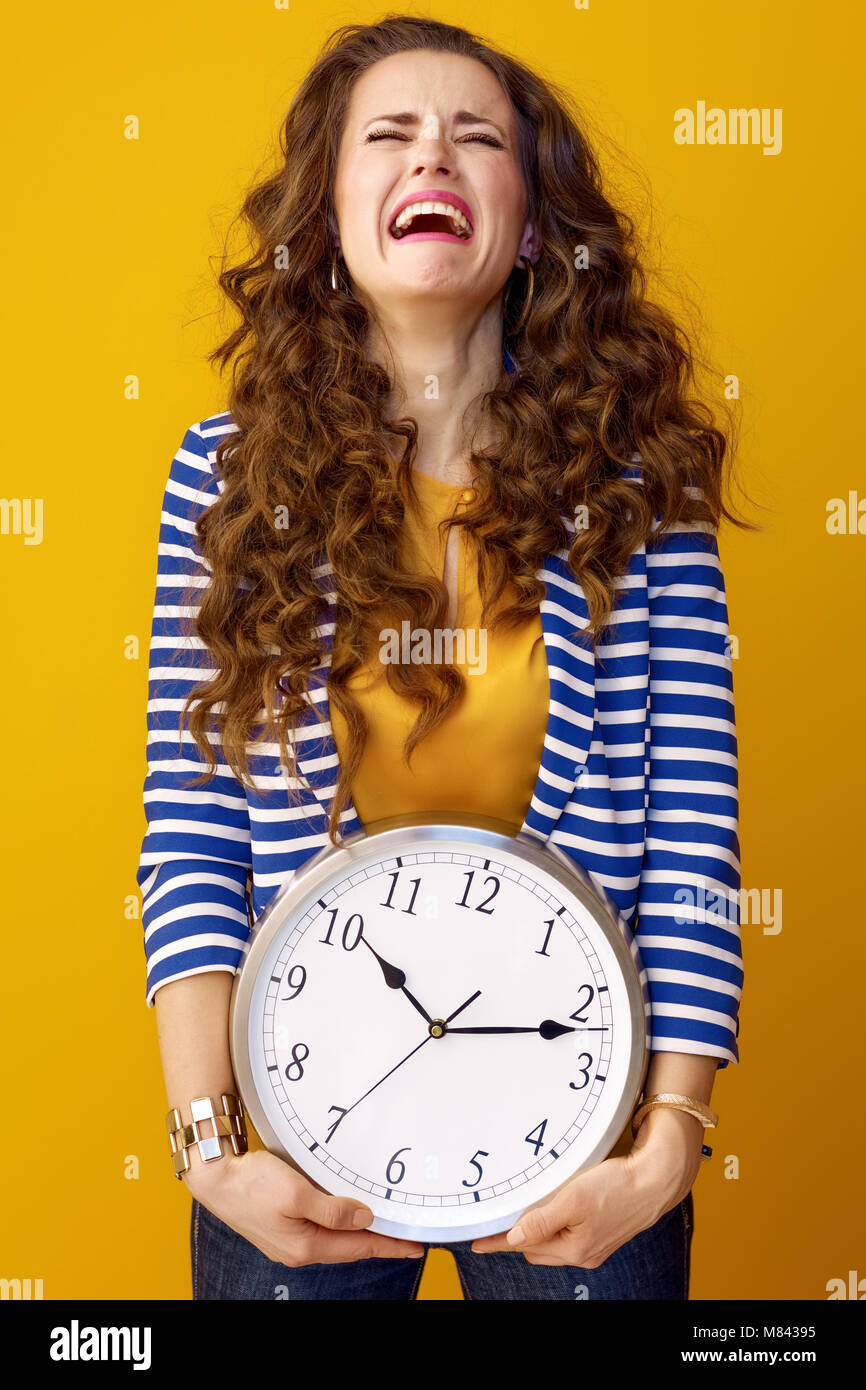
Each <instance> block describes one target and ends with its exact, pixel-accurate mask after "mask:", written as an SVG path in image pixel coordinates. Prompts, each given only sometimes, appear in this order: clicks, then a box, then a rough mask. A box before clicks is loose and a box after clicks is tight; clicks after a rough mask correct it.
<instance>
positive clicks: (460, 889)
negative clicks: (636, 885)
mask: <svg viewBox="0 0 866 1390" xmlns="http://www.w3.org/2000/svg"><path fill="white" fill-rule="evenodd" d="M648 1020H649V1000H648V993H647V988H646V977H645V973H644V971H643V970H642V968H641V963H640V959H639V955H638V951H637V946H636V944H635V942H634V940H633V936H632V933H631V931H630V930H629V927H628V925H627V924H626V922H625V921H624V920H623V919H622V917H621V916H620V914H619V913H618V912H617V910H616V908H615V906H614V904H613V902H612V900H611V899H610V898H609V896H608V895H607V893H606V892H605V890H604V889H603V888H601V887H600V886H598V885H596V884H595V883H594V881H593V880H592V879H590V877H589V875H588V874H587V873H585V872H584V871H583V870H582V869H581V868H580V866H579V865H577V864H576V863H575V862H574V861H573V860H572V859H570V858H569V857H568V856H567V855H566V854H564V853H563V852H562V851H561V850H560V849H558V848H557V847H556V846H554V845H550V844H542V843H541V842H540V841H539V840H536V839H535V838H533V837H532V836H530V835H528V834H526V833H525V832H523V831H517V832H515V830H514V828H513V827H512V826H509V825H507V824H506V823H504V822H501V821H497V820H493V819H490V818H488V817H482V816H462V815H460V816H457V815H455V816H449V817H448V818H447V820H445V819H443V820H442V821H439V822H435V823H434V822H431V821H430V819H429V818H428V817H420V816H399V817H392V818H389V819H388V820H382V821H378V822H375V823H374V824H373V825H370V826H367V827H366V828H365V830H363V831H361V832H359V833H358V834H356V835H353V836H351V837H350V838H348V839H347V840H346V841H345V843H344V844H343V845H342V846H341V847H340V848H339V849H337V848H334V847H333V846H328V847H327V848H326V849H325V850H323V851H321V852H320V853H319V854H317V855H316V856H315V857H313V858H312V859H310V860H309V861H308V862H307V863H306V864H305V865H304V866H303V867H302V868H301V869H300V870H298V871H297V873H295V874H294V875H293V876H292V878H291V879H290V880H289V881H288V882H287V883H286V884H285V885H284V886H283V887H282V888H281V889H279V890H278V892H277V893H276V895H275V897H274V898H273V899H272V900H271V902H270V903H269V904H268V907H267V908H266V909H265V911H264V912H263V913H262V914H261V916H260V917H259V919H258V920H257V922H256V923H255V925H254V927H253V930H252V933H251V936H250V938H249V940H248V942H247V946H246V951H245V955H244V958H243V961H242V964H241V967H240V969H239V971H238V973H237V975H236V977H235V981H234V986H233V992H232V1002H231V1015H230V1041H231V1055H232V1062H233V1066H234V1072H235V1077H236V1079H237V1082H238V1086H239V1089H240V1093H241V1097H242V1100H243V1103H244V1106H245V1108H246V1110H247V1113H248V1116H249V1119H250V1121H251V1122H252V1124H253V1126H254V1127H255V1129H256V1131H257V1133H258V1134H259V1135H260V1137H261V1139H262V1141H263V1143H264V1144H265V1145H266V1147H267V1148H268V1149H269V1150H271V1152H273V1153H276V1154H278V1155H279V1156H280V1157H282V1158H283V1159H285V1160H286V1161H287V1162H288V1163H290V1164H292V1166H294V1167H295V1168H296V1169H298V1170H299V1171H300V1172H302V1173H304V1174H305V1175H306V1176H307V1177H308V1178H309V1179H310V1180H311V1181H312V1182H314V1183H315V1184H316V1185H317V1186H318V1187H319V1188H320V1189H322V1190H324V1191H326V1192H330V1193H336V1194H340V1195H349V1196H352V1197H355V1198H357V1199H359V1200H361V1201H363V1202H365V1203H366V1204H367V1205H368V1206H369V1207H370V1209H371V1210H372V1211H373V1214H374V1221H373V1224H372V1226H371V1227H370V1229H371V1230H373V1231H379V1232H382V1233H383V1234H385V1235H391V1236H399V1237H403V1238H405V1239H410V1240H420V1241H428V1242H436V1243H439V1244H445V1243H447V1242H449V1241H462V1240H471V1239H475V1238H476V1237H479V1236H484V1235H492V1234H494V1233H495V1232H498V1231H504V1230H507V1229H508V1228H509V1227H510V1226H512V1225H513V1224H514V1223H515V1221H516V1220H517V1218H518V1217H519V1216H520V1215H521V1213H522V1212H524V1211H525V1210H526V1208H527V1207H529V1206H533V1205H537V1204H538V1203H539V1202H541V1201H543V1200H544V1199H545V1198H547V1197H549V1196H550V1195H551V1194H552V1193H553V1192H555V1191H556V1190H557V1189H558V1188H559V1187H561V1186H562V1185H563V1183H565V1182H567V1181H568V1180H569V1179H570V1178H572V1177H573V1176H574V1175H575V1174H576V1173H577V1172H578V1171H579V1170H580V1169H582V1168H585V1167H588V1166H589V1165H591V1164H593V1163H597V1162H600V1161H601V1160H602V1159H603V1158H606V1157H607V1155H608V1154H609V1152H610V1150H611V1149H612V1148H613V1146H614V1144H615V1143H616V1140H617V1139H618V1137H619V1135H620V1134H621V1132H622V1130H623V1127H624V1125H625V1123H626V1121H627V1119H628V1117H629V1115H630V1114H631V1113H632V1111H633V1109H634V1106H635V1103H636V1101H637V1099H638V1097H639V1096H640V1092H641V1087H642V1085H643V1082H644V1077H645V1073H646V1067H647V1062H648V1056H649V1053H648V1043H649V1033H648Z"/></svg>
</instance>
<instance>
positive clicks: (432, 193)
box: [388, 188, 475, 231]
mask: <svg viewBox="0 0 866 1390" xmlns="http://www.w3.org/2000/svg"><path fill="white" fill-rule="evenodd" d="M430 202H434V203H450V204H451V205H452V207H455V208H457V209H458V210H459V211H460V212H462V213H463V216H464V217H466V218H468V219H469V225H470V226H471V227H472V228H473V230H474V228H475V218H474V216H473V213H472V209H471V208H470V206H469V204H468V203H467V202H465V201H464V200H463V198H460V197H459V196H458V195H457V194H456V193H452V192H451V191H450V190H449V189H447V188H414V189H413V190H412V192H411V193H407V194H406V196H405V198H401V199H400V201H399V202H398V203H395V204H394V206H393V207H392V209H391V211H390V213H389V215H388V230H389V231H390V230H391V228H392V227H393V225H394V219H395V217H398V216H399V215H400V213H401V212H402V211H403V209H404V208H405V207H408V206H409V204H410V203H430Z"/></svg>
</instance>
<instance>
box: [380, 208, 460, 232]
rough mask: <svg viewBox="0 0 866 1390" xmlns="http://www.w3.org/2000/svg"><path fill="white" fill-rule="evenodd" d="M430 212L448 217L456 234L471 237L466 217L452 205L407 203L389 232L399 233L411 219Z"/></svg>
mask: <svg viewBox="0 0 866 1390" xmlns="http://www.w3.org/2000/svg"><path fill="white" fill-rule="evenodd" d="M431 212H438V213H442V214H443V215H444V216H445V217H450V219H451V221H452V222H453V223H454V225H455V226H456V227H457V229H458V232H459V233H462V235H463V236H471V235H472V223H471V222H470V221H469V219H468V218H467V217H464V215H463V213H462V212H461V211H460V209H459V208H456V207H454V205H453V203H433V202H426V203H425V202H421V203H409V204H408V206H407V207H405V208H403V210H402V211H401V212H400V214H399V216H398V217H397V218H396V219H395V220H394V222H393V224H392V227H391V230H392V231H395V232H401V231H402V230H403V228H404V227H407V226H408V225H409V223H410V222H411V221H412V219H413V217H422V216H424V215H425V214H426V215H429V214H430V213H431Z"/></svg>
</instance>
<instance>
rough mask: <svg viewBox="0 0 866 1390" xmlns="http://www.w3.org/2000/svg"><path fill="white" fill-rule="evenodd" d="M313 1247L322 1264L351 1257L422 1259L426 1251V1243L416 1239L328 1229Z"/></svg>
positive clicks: (360, 1258) (319, 1235) (315, 1256)
mask: <svg viewBox="0 0 866 1390" xmlns="http://www.w3.org/2000/svg"><path fill="white" fill-rule="evenodd" d="M313 1249H314V1258H315V1260H316V1261H317V1262H318V1263H319V1264H344V1263H346V1262H347V1261H349V1260H406V1259H418V1258H419V1257H420V1256H422V1255H424V1254H425V1253H426V1252H425V1249H424V1246H423V1245H421V1244H420V1242H419V1241H415V1240H394V1239H392V1237H390V1236H381V1235H377V1234H376V1233H375V1232H364V1233H362V1234H361V1235H357V1236H352V1235H346V1234H344V1233H342V1232H339V1231H327V1230H321V1231H320V1232H319V1233H318V1235H317V1236H316V1239H315V1241H314V1243H313Z"/></svg>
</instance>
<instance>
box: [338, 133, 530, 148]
mask: <svg viewBox="0 0 866 1390" xmlns="http://www.w3.org/2000/svg"><path fill="white" fill-rule="evenodd" d="M410 138H411V137H410V136H408V135H406V133H405V132H404V131H402V130H371V131H370V133H369V135H368V136H367V139H366V140H365V141H364V143H365V145H369V144H370V143H371V142H372V141H373V140H409V139H410ZM464 140H480V141H481V142H482V144H485V145H490V146H491V148H492V149H495V150H501V149H504V148H505V146H504V145H503V144H502V142H501V141H500V140H497V139H496V137H495V136H493V135H485V134H484V133H483V131H480V130H479V131H475V132H474V133H473V134H472V135H463V136H461V141H464Z"/></svg>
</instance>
